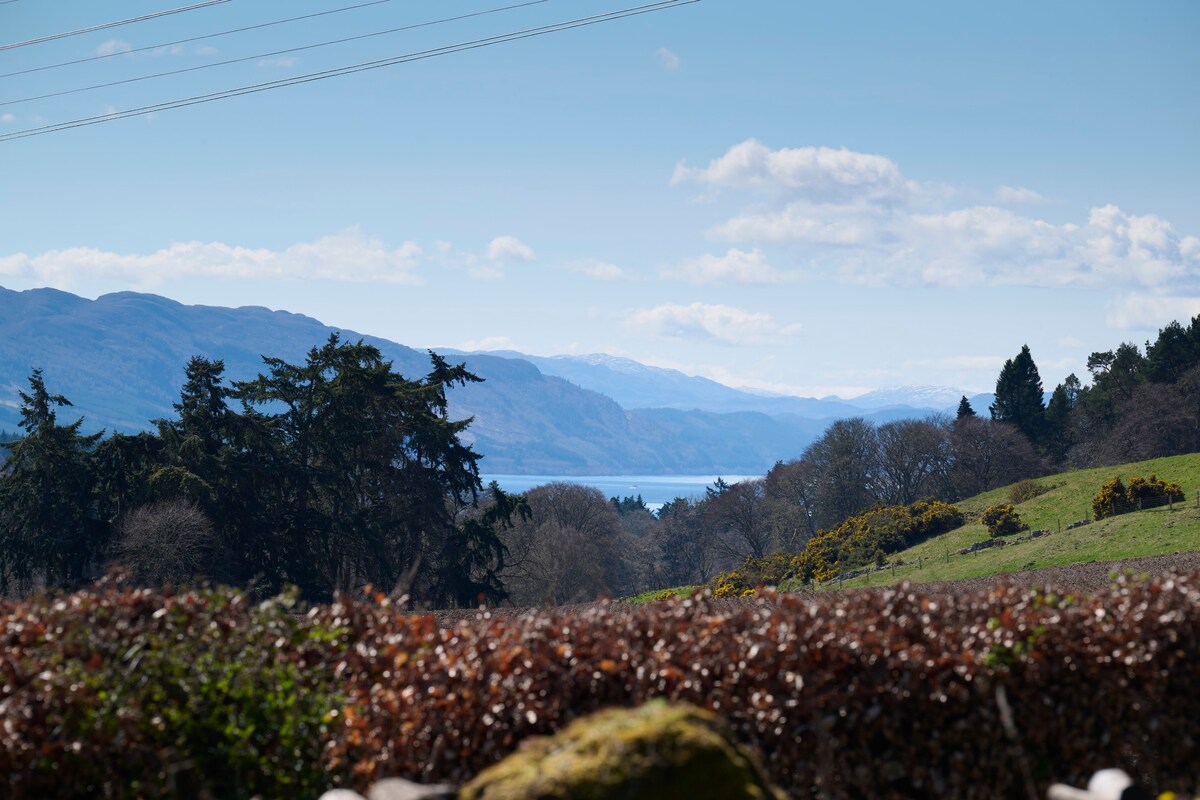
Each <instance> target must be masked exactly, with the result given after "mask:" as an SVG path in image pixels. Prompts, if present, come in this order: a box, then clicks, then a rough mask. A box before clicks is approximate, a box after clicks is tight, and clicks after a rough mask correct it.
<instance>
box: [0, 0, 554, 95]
mask: <svg viewBox="0 0 1200 800" xmlns="http://www.w3.org/2000/svg"><path fill="white" fill-rule="evenodd" d="M376 1H377V2H388V1H389V0H376ZM549 2H551V0H528V2H524V3H517V4H516V5H511V6H502V7H501V8H490V9H486V10H484V11H474V12H471V13H470V14H460V15H459V16H457V17H445V18H443V19H437V20H432V21H430V22H418V23H415V24H412V25H404V26H402V27H399V28H391V29H389V30H385V31H373V32H371V33H364V34H360V35H358V36H347V37H345V38H343V39H333V40H330V41H326V42H318V43H316V44H307V45H302V46H300V47H289V48H288V49H286V50H275V51H272V52H270V53H259V54H257V55H253V56H242V57H240V58H230V59H226V60H225V61H214V62H212V63H209V64H200V65H198V66H195V67H182V68H180V69H173V70H167V71H165V72H155V73H151V74H150V75H140V76H138V77H136V78H125V79H123V80H119V81H109V82H108V83H97V84H93V85H91V86H82V87H79V88H77V89H65V90H63V91H61V92H50V93H49V94H39V95H35V96H33V97H22V98H21V99H19V100H4V101H0V106H11V105H16V104H18V103H28V102H32V101H34V100H45V99H47V98H51V97H62V96H63V95H67V94H78V93H79V92H90V91H92V90H94V89H107V88H109V87H112V86H120V85H122V84H126V83H137V82H138V81H147V80H150V79H152V78H165V77H168V76H170V75H182V74H183V73H185V72H196V71H197V70H202V69H212V68H213V67H224V66H228V65H230V64H240V63H242V62H245V61H254V60H255V59H260V58H270V57H271V56H281V55H286V54H288V53H298V52H300V51H302V50H314V49H316V48H318V47H329V46H331V45H335V44H345V43H346V42H355V41H358V40H360V39H370V38H372V37H375V36H384V35H387V34H392V33H400V32H401V31H411V30H415V29H417V28H428V27H432V26H434V25H443V24H446V23H448V22H458V21H460V20H464V19H470V18H472V17H482V16H485V15H487V14H498V13H500V12H502V11H512V10H513V9H517V8H525V7H526V6H536V5H541V4H542V3H549Z"/></svg>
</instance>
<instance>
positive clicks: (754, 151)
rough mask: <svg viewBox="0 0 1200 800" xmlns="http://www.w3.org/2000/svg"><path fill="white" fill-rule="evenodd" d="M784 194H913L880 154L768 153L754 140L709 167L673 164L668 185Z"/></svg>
mask: <svg viewBox="0 0 1200 800" xmlns="http://www.w3.org/2000/svg"><path fill="white" fill-rule="evenodd" d="M688 182H691V183H701V184H705V185H709V186H713V187H721V188H732V189H753V190H757V191H767V192H772V193H782V194H785V195H788V196H793V197H797V198H800V199H804V200H808V201H810V202H818V203H830V202H833V203H845V202H868V201H885V200H886V201H900V200H904V199H906V198H907V197H908V196H910V195H911V194H912V193H913V192H914V191H916V187H915V185H913V184H911V183H910V182H909V181H907V180H905V178H904V176H903V175H902V174H901V173H900V168H899V167H898V166H896V164H895V163H894V162H893V161H891V160H889V159H887V158H884V157H883V156H878V155H871V154H868V153H857V152H855V151H853V150H847V149H846V148H841V149H836V150H835V149H833V148H830V147H797V148H783V149H780V150H771V149H770V148H768V147H767V146H766V145H764V144H762V143H761V142H759V141H758V140H757V139H748V140H747V141H744V142H742V143H741V144H738V145H734V146H733V147H731V148H730V149H729V151H728V152H727V153H725V155H723V156H721V157H720V158H717V159H714V160H713V161H711V162H710V163H709V165H708V166H707V167H703V168H698V167H689V166H687V164H686V163H684V162H682V161H681V162H680V163H679V164H677V165H676V166H675V173H674V175H673V176H672V178H671V183H672V184H680V183H688Z"/></svg>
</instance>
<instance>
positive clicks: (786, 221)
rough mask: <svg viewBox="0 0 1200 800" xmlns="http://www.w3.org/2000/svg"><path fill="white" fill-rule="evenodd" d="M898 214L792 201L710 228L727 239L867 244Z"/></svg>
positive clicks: (880, 235)
mask: <svg viewBox="0 0 1200 800" xmlns="http://www.w3.org/2000/svg"><path fill="white" fill-rule="evenodd" d="M894 216H895V214H894V213H893V212H891V211H889V210H887V209H884V208H880V207H878V206H874V205H870V204H867V205H833V204H813V203H807V202H800V203H789V204H788V205H787V206H786V207H784V208H783V209H781V210H779V211H766V212H763V211H754V212H749V213H744V214H740V215H738V216H736V217H734V218H733V219H731V220H729V221H727V222H724V223H722V224H720V225H718V226H716V227H715V228H713V230H712V231H711V234H712V237H713V238H715V239H718V240H720V241H727V242H805V243H810V244H822V245H867V244H871V243H873V242H874V241H875V240H877V239H880V238H886V237H887V236H889V235H890V234H889V232H888V228H889V227H890V225H891V221H892V219H893V218H894Z"/></svg>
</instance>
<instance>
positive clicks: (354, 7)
mask: <svg viewBox="0 0 1200 800" xmlns="http://www.w3.org/2000/svg"><path fill="white" fill-rule="evenodd" d="M15 2H17V0H0V5H3V4H4V3H15ZM390 2H392V0H371V2H369V3H358V4H356V5H352V6H342V7H341V8H333V9H330V10H329V11H317V12H314V13H312V14H304V15H301V16H299V17H288V18H287V19H277V20H272V21H270V22H260V23H258V24H257V25H246V26H245V27H242V28H231V29H229V30H227V31H218V32H216V33H206V34H204V35H203V36H190V37H188V38H187V39H176V40H175V41H173V42H161V43H159V44H151V45H146V46H145V47H134V48H131V49H129V50H122V51H120V52H117V53H101V54H99V55H94V56H88V57H87V58H76V59H74V60H73V61H60V62H58V63H57V64H47V65H45V66H42V67H30V68H28V69H19V70H17V71H16V72H4V73H0V78H11V77H13V76H14V75H27V74H29V73H30V72H43V71H45V70H48V69H58V68H59V67H69V66H71V65H72V64H85V63H87V62H89V61H99V60H100V59H102V58H114V57H116V56H125V55H129V54H130V53H144V52H146V51H147V50H160V49H162V48H164V47H175V46H176V45H181V44H189V43H191V42H200V41H203V40H205V39H216V38H217V37H219V36H228V35H230V34H233V33H245V32H246V31H256V30H258V29H260V28H270V27H272V26H274V25H284V24H286V23H289V22H299V21H301V20H306V19H314V18H316V17H324V16H328V15H329V14H340V13H342V12H343V11H355V10H357V9H360V8H366V7H367V6H377V5H380V4H382V3H390Z"/></svg>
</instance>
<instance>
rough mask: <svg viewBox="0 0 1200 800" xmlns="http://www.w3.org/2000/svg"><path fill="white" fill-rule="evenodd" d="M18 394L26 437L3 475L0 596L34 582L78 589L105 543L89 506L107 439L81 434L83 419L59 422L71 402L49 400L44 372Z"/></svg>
mask: <svg viewBox="0 0 1200 800" xmlns="http://www.w3.org/2000/svg"><path fill="white" fill-rule="evenodd" d="M20 394H21V401H22V405H21V428H23V429H24V431H25V436H24V437H23V438H22V439H19V440H18V441H17V442H15V443H12V444H8V445H5V446H6V447H7V448H8V449H9V457H8V460H7V461H6V462H5V464H4V466H3V468H2V469H0V590H4V589H6V588H7V584H8V582H9V581H11V580H15V581H17V582H26V581H29V580H30V579H37V578H40V579H42V580H44V581H45V582H46V584H47V585H48V586H55V587H57V586H75V585H78V584H79V583H81V582H83V580H84V579H85V577H86V576H87V572H88V568H89V566H91V565H92V564H93V562H94V560H95V558H96V556H97V554H98V553H99V552H100V551H101V549H102V548H103V546H104V544H105V542H104V534H105V532H106V526H105V525H104V524H103V523H102V522H101V521H100V520H99V519H97V518H96V515H95V514H94V513H93V503H92V489H93V484H94V478H93V475H92V465H91V459H92V453H93V451H94V449H95V446H96V442H97V441H98V440H99V439H100V436H101V435H102V434H101V433H96V434H92V435H91V436H84V435H82V434H80V432H79V428H80V426H81V425H82V424H83V420H82V419H78V420H76V421H75V422H72V423H70V424H69V425H60V424H59V423H58V413H57V411H56V410H55V407H56V406H57V407H62V406H70V405H71V402H70V401H69V400H67V398H65V397H63V396H62V395H57V394H50V392H49V391H48V390H47V389H46V384H45V381H44V380H43V379H42V371H41V370H40V369H35V370H34V371H33V374H32V375H30V376H29V393H28V394H26V393H25V392H21V393H20Z"/></svg>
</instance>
